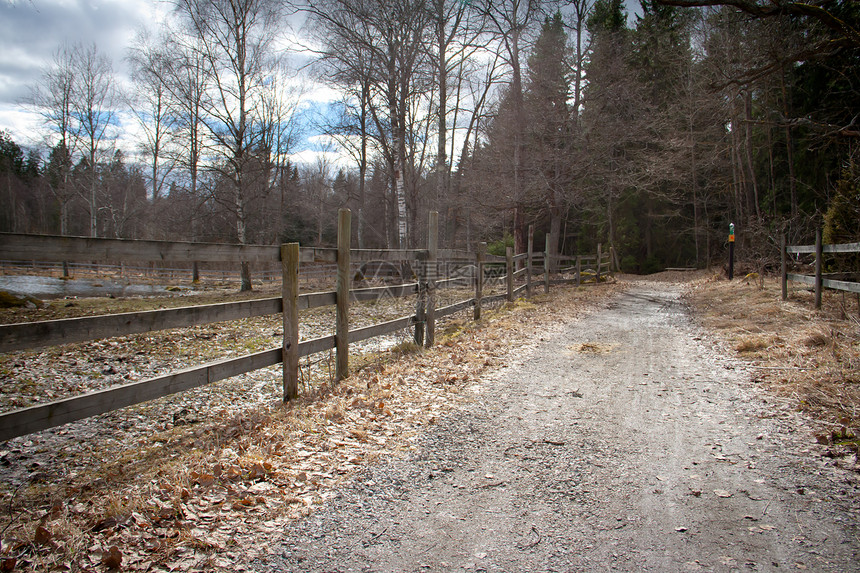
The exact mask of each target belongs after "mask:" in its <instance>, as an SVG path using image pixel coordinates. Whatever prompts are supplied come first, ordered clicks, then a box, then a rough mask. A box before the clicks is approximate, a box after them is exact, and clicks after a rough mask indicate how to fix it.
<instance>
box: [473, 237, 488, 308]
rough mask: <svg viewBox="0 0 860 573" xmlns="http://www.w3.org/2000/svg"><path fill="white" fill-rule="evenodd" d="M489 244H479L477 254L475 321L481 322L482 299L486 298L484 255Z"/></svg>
mask: <svg viewBox="0 0 860 573" xmlns="http://www.w3.org/2000/svg"><path fill="white" fill-rule="evenodd" d="M486 251H487V243H478V252H477V253H475V320H481V297H483V296H484V253H485V252H486Z"/></svg>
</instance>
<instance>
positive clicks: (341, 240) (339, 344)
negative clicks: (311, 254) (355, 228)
mask: <svg viewBox="0 0 860 573" xmlns="http://www.w3.org/2000/svg"><path fill="white" fill-rule="evenodd" d="M351 223H352V212H351V211H350V210H349V209H338V212H337V297H336V300H337V313H336V315H335V334H334V341H335V352H336V359H335V380H342V379H344V378H348V377H349V283H350V280H349V279H350V276H349V238H350V231H351Z"/></svg>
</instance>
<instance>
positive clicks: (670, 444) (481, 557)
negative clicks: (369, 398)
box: [254, 283, 860, 571]
mask: <svg viewBox="0 0 860 573" xmlns="http://www.w3.org/2000/svg"><path fill="white" fill-rule="evenodd" d="M544 338H545V339H544V340H543V341H542V342H541V343H540V344H539V345H537V346H535V347H534V348H531V349H526V350H525V351H524V353H523V354H519V355H516V354H514V356H517V359H516V361H515V362H512V363H509V364H508V367H507V368H504V369H501V370H500V371H498V372H497V373H496V374H495V375H493V376H491V377H489V378H487V379H484V380H482V381H481V382H480V383H478V384H476V385H475V386H474V388H472V391H473V392H474V393H475V398H476V399H475V401H474V402H473V403H472V404H471V407H470V408H469V409H468V410H467V411H459V412H457V413H454V414H452V415H450V416H449V417H447V418H446V419H443V420H440V422H439V424H438V425H436V426H435V427H434V428H433V429H432V430H430V431H428V432H427V433H426V434H425V435H424V436H423V438H422V441H421V444H420V445H421V448H420V450H419V452H418V453H417V454H416V455H413V456H412V457H411V458H393V459H390V460H388V461H385V462H382V463H380V464H378V465H376V466H375V467H372V468H371V469H370V470H368V471H367V472H366V473H364V474H363V475H361V476H360V477H359V478H358V479H357V480H356V481H355V482H354V483H353V484H352V485H350V486H349V487H347V488H346V489H344V490H342V491H340V492H339V493H337V494H336V495H335V497H334V498H333V499H331V500H329V503H327V504H326V505H325V506H324V508H322V509H321V510H319V511H318V512H317V513H315V514H314V515H313V516H312V517H311V518H309V519H307V520H304V521H301V522H298V523H296V524H294V525H292V526H290V528H288V529H287V530H286V531H284V537H283V539H281V540H280V541H279V542H278V543H277V545H276V547H275V548H274V549H273V551H272V555H271V557H270V559H269V560H268V561H266V562H257V563H255V564H254V568H255V569H258V570H260V571H264V570H266V571H268V570H281V571H296V570H302V571H464V570H465V571H601V570H621V571H696V570H706V571H734V570H739V571H749V570H752V571H785V570H798V569H806V570H810V571H860V536H858V525H860V511H858V509H860V502H858V497H860V496H858V493H860V491H858V482H857V479H856V474H855V473H851V472H847V471H843V470H841V469H839V468H837V467H833V465H832V464H828V463H827V460H825V459H824V458H822V457H821V456H819V455H817V454H815V453H814V452H811V450H814V449H815V446H814V445H813V438H812V436H811V435H810V434H809V432H808V431H805V430H803V429H802V426H801V427H800V429H796V428H798V426H799V425H798V420H797V419H796V418H795V414H794V413H793V412H791V411H789V410H786V409H785V408H784V407H782V406H780V405H779V404H774V403H773V399H772V398H770V397H768V396H767V395H765V394H764V393H762V392H760V391H759V390H758V389H757V388H755V386H754V384H753V383H751V382H749V379H750V376H749V373H748V372H746V371H744V370H743V369H742V368H741V366H740V365H739V364H736V363H734V362H733V361H731V360H729V359H726V358H723V357H721V356H719V354H718V352H717V351H716V350H715V347H714V345H713V343H712V342H710V341H709V340H708V337H707V336H706V335H705V334H703V333H701V332H700V331H699V330H698V329H697V328H696V327H695V325H694V324H693V323H692V322H691V320H690V318H689V316H688V314H687V312H686V311H685V309H684V307H683V305H682V304H681V302H680V295H679V289H678V288H677V287H672V286H666V285H655V284H647V283H645V284H641V285H637V286H635V287H633V288H631V289H630V290H629V291H627V292H626V293H624V294H621V295H619V296H618V297H617V298H616V299H614V300H613V301H612V303H611V304H610V307H609V308H608V309H606V310H602V311H600V312H595V313H593V314H591V315H589V316H587V317H586V318H584V319H580V320H568V321H563V322H562V324H560V325H559V326H557V327H556V328H554V329H553V330H551V331H548V332H546V334H545V336H544Z"/></svg>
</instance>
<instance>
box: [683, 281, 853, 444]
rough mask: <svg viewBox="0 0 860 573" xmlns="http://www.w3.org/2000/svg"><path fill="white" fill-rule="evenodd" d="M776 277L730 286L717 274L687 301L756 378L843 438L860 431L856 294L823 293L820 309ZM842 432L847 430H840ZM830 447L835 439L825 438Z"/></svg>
mask: <svg viewBox="0 0 860 573" xmlns="http://www.w3.org/2000/svg"><path fill="white" fill-rule="evenodd" d="M781 298H782V297H781V285H780V282H779V278H778V277H765V278H764V280H763V281H762V283H761V286H760V283H759V281H743V280H740V281H738V280H736V281H731V282H730V281H728V280H725V278H724V277H722V276H718V275H713V276H711V277H710V278H707V279H704V280H700V281H697V282H696V283H694V284H692V285H691V288H690V289H689V294H688V301H689V303H690V304H691V306H692V308H693V310H694V313H695V315H696V316H697V317H698V318H699V320H700V321H701V322H702V324H703V326H705V327H707V328H709V329H712V330H713V331H715V332H716V333H717V334H718V335H719V336H720V337H721V338H722V339H724V341H725V342H726V343H727V344H726V345H727V346H728V347H729V348H732V349H734V351H735V352H736V353H737V355H738V357H739V358H741V359H743V360H747V361H749V362H750V363H751V364H753V365H755V366H757V367H758V370H757V374H756V379H757V380H758V381H760V382H761V383H763V384H765V385H766V387H767V388H768V389H769V390H770V391H772V392H774V393H776V394H778V395H780V396H782V397H785V398H788V399H789V400H792V401H793V402H794V404H795V405H796V407H797V408H798V409H800V410H802V411H805V412H807V413H809V414H811V415H812V416H814V417H815V418H816V419H817V420H818V421H820V422H821V423H822V425H823V426H825V427H828V428H830V429H832V430H833V431H835V432H836V433H838V434H840V435H843V434H845V433H846V432H847V434H848V435H856V434H857V433H858V432H857V430H858V428H860V320H858V317H860V310H858V307H857V299H856V298H855V297H854V295H848V296H843V295H842V293H839V292H834V291H825V293H824V304H823V306H822V309H821V310H820V311H816V310H815V308H814V304H813V295H812V293H811V292H810V291H809V290H808V288H807V287H805V286H803V285H798V284H796V283H789V297H788V300H787V301H782V300H781ZM843 428H844V429H845V430H844V431H843ZM822 441H829V442H832V441H834V440H832V439H828V440H822Z"/></svg>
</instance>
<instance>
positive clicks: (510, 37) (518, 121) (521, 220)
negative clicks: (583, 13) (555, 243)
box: [481, 0, 543, 252]
mask: <svg viewBox="0 0 860 573" xmlns="http://www.w3.org/2000/svg"><path fill="white" fill-rule="evenodd" d="M481 9H482V11H483V12H484V14H485V15H486V16H487V18H488V19H489V21H490V22H491V23H492V25H493V26H494V29H495V32H496V33H497V34H498V37H499V40H500V43H501V49H502V53H503V54H504V57H505V60H506V62H507V64H508V65H509V66H510V69H511V84H510V93H509V97H510V100H511V121H512V122H513V125H512V130H511V137H512V138H513V149H512V153H513V160H512V163H511V165H512V168H513V169H512V173H511V184H512V186H513V190H512V195H513V197H514V205H513V227H514V243H515V248H516V251H517V252H525V250H526V226H527V225H526V219H525V204H524V194H525V189H524V181H523V174H522V171H523V157H522V155H523V131H524V129H525V111H524V110H525V106H524V103H523V73H522V55H523V52H524V48H525V43H526V40H527V38H528V36H527V35H528V34H529V32H530V31H531V29H532V28H533V27H534V25H535V23H536V22H537V21H538V17H539V16H540V15H541V14H542V13H543V11H542V9H543V2H541V1H540V0H503V1H501V2H498V1H497V2H493V1H491V0H487V1H486V2H484V3H482V4H481Z"/></svg>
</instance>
